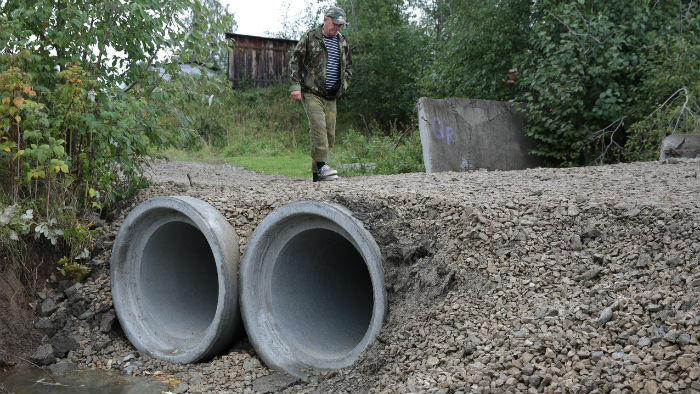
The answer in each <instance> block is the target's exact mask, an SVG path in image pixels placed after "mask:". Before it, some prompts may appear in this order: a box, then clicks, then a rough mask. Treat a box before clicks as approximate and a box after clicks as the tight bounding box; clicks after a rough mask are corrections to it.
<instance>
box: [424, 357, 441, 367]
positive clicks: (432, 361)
mask: <svg viewBox="0 0 700 394" xmlns="http://www.w3.org/2000/svg"><path fill="white" fill-rule="evenodd" d="M425 363H426V365H428V366H429V367H434V366H436V365H438V364H440V359H438V358H437V357H428V360H427V361H426V362H425Z"/></svg>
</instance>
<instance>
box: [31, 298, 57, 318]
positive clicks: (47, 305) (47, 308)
mask: <svg viewBox="0 0 700 394" xmlns="http://www.w3.org/2000/svg"><path fill="white" fill-rule="evenodd" d="M57 309H58V305H56V301H54V299H53V298H47V299H45V300H44V301H43V302H42V303H41V304H39V308H38V310H37V311H36V314H37V316H39V317H48V316H51V315H52V314H53V313H54V312H56V310H57Z"/></svg>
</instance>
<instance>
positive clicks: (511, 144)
mask: <svg viewBox="0 0 700 394" xmlns="http://www.w3.org/2000/svg"><path fill="white" fill-rule="evenodd" d="M417 112H418V127H419V130H420V138H421V144H422V145H423V162H424V163H425V171H426V172H428V173H430V172H439V171H468V170H475V169H480V168H485V169H488V170H520V169H525V168H532V167H537V166H539V165H540V162H539V160H537V158H536V157H534V156H532V155H530V154H529V153H528V152H529V151H530V150H531V149H532V148H533V147H534V141H533V140H532V139H531V138H528V137H526V136H525V135H524V134H523V131H522V130H523V126H524V125H525V118H524V117H523V116H522V114H520V113H519V112H517V111H516V109H515V107H514V105H513V104H512V103H505V102H500V101H490V100H471V99H461V98H447V99H430V98H425V97H423V98H421V99H419V100H418V104H417Z"/></svg>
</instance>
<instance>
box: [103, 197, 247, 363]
mask: <svg viewBox="0 0 700 394" xmlns="http://www.w3.org/2000/svg"><path fill="white" fill-rule="evenodd" d="M164 211H170V213H171V215H172V217H171V218H170V219H171V220H167V219H161V220H158V219H155V220H154V219H153V216H154V215H157V214H158V213H160V212H164ZM149 220H152V221H151V222H150V223H145V222H148V221H149ZM173 223H184V224H186V225H190V226H192V227H194V229H196V230H197V231H199V232H200V233H201V234H202V235H203V236H204V238H205V239H206V242H207V244H208V246H209V249H210V250H211V253H212V256H213V261H214V264H215V267H213V268H214V270H215V271H216V274H217V279H216V280H217V285H218V294H217V296H216V309H215V312H214V315H213V317H212V318H211V321H210V322H209V324H208V325H207V327H206V329H204V331H203V332H202V333H201V335H199V336H197V339H198V340H196V341H190V342H191V343H187V344H185V343H181V344H173V343H164V342H163V339H162V338H161V337H162V335H161V333H159V332H155V330H154V327H152V326H149V323H147V321H148V319H149V318H150V316H149V315H150V314H149V312H148V311H146V310H143V306H144V303H145V301H142V298H143V289H142V288H141V285H140V280H138V279H137V273H138V272H140V271H141V263H142V261H141V257H142V254H143V251H141V253H139V250H138V249H143V248H144V247H145V245H146V244H147V243H148V242H149V240H150V239H151V236H153V234H154V233H156V232H157V231H158V230H159V229H161V228H163V227H164V226H167V225H171V224H173ZM139 226H144V227H143V228H140V227H139ZM137 230H138V231H137ZM139 235H146V236H144V237H140V238H137V239H134V238H135V237H138V236H139ZM239 260H240V253H239V251H238V236H237V235H236V233H235V232H234V230H233V228H232V227H231V225H230V224H229V223H228V221H227V220H226V218H225V217H223V215H221V213H220V212H219V211H218V210H216V209H215V208H214V207H212V206H211V205H209V204H208V203H206V202H204V201H202V200H199V199H196V198H193V197H188V196H167V197H155V198H151V199H149V200H146V201H144V202H143V203H141V204H139V205H138V206H137V207H136V208H134V209H133V210H132V211H131V212H130V213H129V215H127V217H126V219H125V220H124V222H123V224H122V226H121V227H120V229H119V232H118V233H117V236H116V238H115V241H114V245H113V249H112V258H111V263H110V282H111V289H112V303H113V305H114V309H115V312H116V314H117V318H118V319H119V323H120V324H121V327H122V329H123V331H124V333H125V335H126V336H127V338H128V339H129V341H130V342H131V343H132V344H133V345H134V347H136V348H137V349H138V350H140V351H143V352H145V353H146V354H148V355H149V356H151V357H153V358H157V359H160V360H165V361H170V362H176V363H181V364H185V363H190V362H196V361H200V360H203V359H207V358H211V357H213V356H215V355H216V354H218V353H220V352H221V351H223V350H225V349H226V348H227V347H229V346H230V345H231V344H232V343H233V340H234V339H235V338H236V334H237V328H238V327H239V326H240V314H239V310H238V283H237V270H238V265H239ZM119 278H125V279H124V280H120V279H119ZM165 339H166V340H167V339H168V338H165ZM181 345H184V346H181ZM180 347H186V348H184V349H181V348H180ZM167 348H172V349H173V350H172V351H170V350H168V351H166V350H165V349H167Z"/></svg>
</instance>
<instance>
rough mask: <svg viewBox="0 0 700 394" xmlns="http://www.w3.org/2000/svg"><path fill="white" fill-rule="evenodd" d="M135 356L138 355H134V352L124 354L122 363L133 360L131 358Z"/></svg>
mask: <svg viewBox="0 0 700 394" xmlns="http://www.w3.org/2000/svg"><path fill="white" fill-rule="evenodd" d="M135 358H136V356H134V355H133V354H127V355H126V356H124V358H123V359H122V364H123V363H125V362H127V361H131V360H133V359H135Z"/></svg>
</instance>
